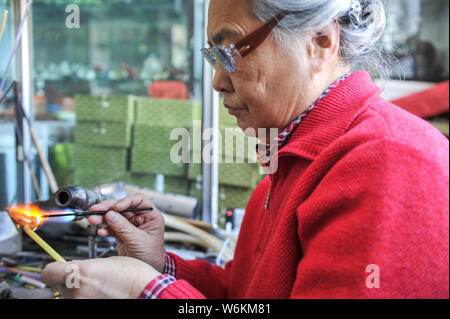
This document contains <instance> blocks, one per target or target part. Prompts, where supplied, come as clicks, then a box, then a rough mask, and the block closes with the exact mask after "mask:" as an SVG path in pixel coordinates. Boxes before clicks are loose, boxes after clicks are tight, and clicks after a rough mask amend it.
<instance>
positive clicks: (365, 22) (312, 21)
mask: <svg viewBox="0 0 450 319" xmlns="http://www.w3.org/2000/svg"><path fill="white" fill-rule="evenodd" d="M247 1H248V2H249V3H250V7H251V8H252V9H253V12H254V13H255V15H256V16H257V17H258V18H259V19H260V20H261V21H263V22H265V21H268V20H269V19H270V18H272V17H273V16H275V15H277V14H278V13H280V12H284V11H290V12H294V13H292V14H289V15H287V16H286V17H285V18H284V19H283V20H281V22H280V23H279V24H278V27H277V28H276V29H275V30H274V35H275V38H276V39H277V40H278V41H279V43H280V44H281V45H282V46H283V47H284V48H285V49H289V47H290V46H291V45H292V41H291V39H292V36H296V35H299V34H304V33H306V32H314V33H318V32H320V31H321V30H322V29H323V28H325V27H326V26H328V25H329V24H331V23H333V22H334V21H335V20H336V21H337V22H338V23H339V27H340V30H341V33H340V57H341V59H342V61H343V62H344V63H346V64H348V65H350V66H351V67H352V68H365V69H367V70H368V71H369V72H371V73H372V74H375V75H378V76H380V77H381V78H383V79H387V78H388V77H389V74H390V71H389V62H387V61H388V60H387V58H385V56H384V54H383V50H382V45H381V41H380V39H381V36H382V34H383V31H384V29H385V26H386V15H385V11H384V6H383V3H382V2H381V0H247ZM354 1H358V2H359V4H360V5H361V9H362V10H361V12H360V14H359V17H358V18H359V21H360V23H359V25H355V24H354V22H352V20H351V19H350V15H349V11H350V7H351V5H352V4H354Z"/></svg>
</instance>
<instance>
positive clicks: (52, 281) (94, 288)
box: [42, 257, 160, 299]
mask: <svg viewBox="0 0 450 319" xmlns="http://www.w3.org/2000/svg"><path fill="white" fill-rule="evenodd" d="M159 275H160V273H159V272H157V271H156V270H155V269H154V268H153V267H151V266H150V265H148V264H146V263H144V262H142V261H140V260H137V259H134V258H130V257H110V258H102V259H90V260H81V261H73V262H68V263H59V262H56V263H52V264H49V265H47V266H46V267H45V268H44V270H43V271H42V280H43V281H44V282H45V283H46V284H48V285H50V286H57V287H58V288H59V289H60V291H61V292H62V295H63V297H65V298H75V299H97V298H111V299H112V298H117V299H136V298H138V297H139V296H140V294H141V292H142V291H143V290H144V288H145V287H146V286H147V284H149V283H150V282H151V281H152V280H153V279H155V278H156V277H158V276H159Z"/></svg>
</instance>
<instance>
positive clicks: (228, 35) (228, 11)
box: [207, 0, 260, 45]
mask: <svg viewBox="0 0 450 319" xmlns="http://www.w3.org/2000/svg"><path fill="white" fill-rule="evenodd" d="M259 23H260V21H259V20H258V19H257V18H256V16H254V15H253V13H252V12H251V10H250V7H249V6H248V4H247V1H246V0H212V1H211V2H210V6H209V12H208V28H207V31H208V41H209V42H211V43H212V44H214V45H217V44H222V43H223V42H225V41H237V40H239V39H240V38H242V37H243V36H244V35H246V34H247V33H249V32H250V31H251V30H252V29H254V28H256V27H257V26H258V24H259Z"/></svg>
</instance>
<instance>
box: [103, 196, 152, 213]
mask: <svg viewBox="0 0 450 319" xmlns="http://www.w3.org/2000/svg"><path fill="white" fill-rule="evenodd" d="M145 206H150V207H151V208H154V205H153V203H152V202H151V200H150V199H148V198H147V197H145V196H144V195H142V194H134V195H131V196H127V197H125V198H123V199H121V200H119V201H118V202H117V203H116V204H115V205H113V207H112V208H113V210H114V211H116V212H122V211H124V210H127V209H129V208H144V207H145ZM141 213H144V214H145V212H141Z"/></svg>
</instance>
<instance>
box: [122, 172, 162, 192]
mask: <svg viewBox="0 0 450 319" xmlns="http://www.w3.org/2000/svg"><path fill="white" fill-rule="evenodd" d="M155 181H156V175H155V174H130V175H129V177H128V180H127V184H129V185H134V186H139V187H145V188H148V189H155Z"/></svg>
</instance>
